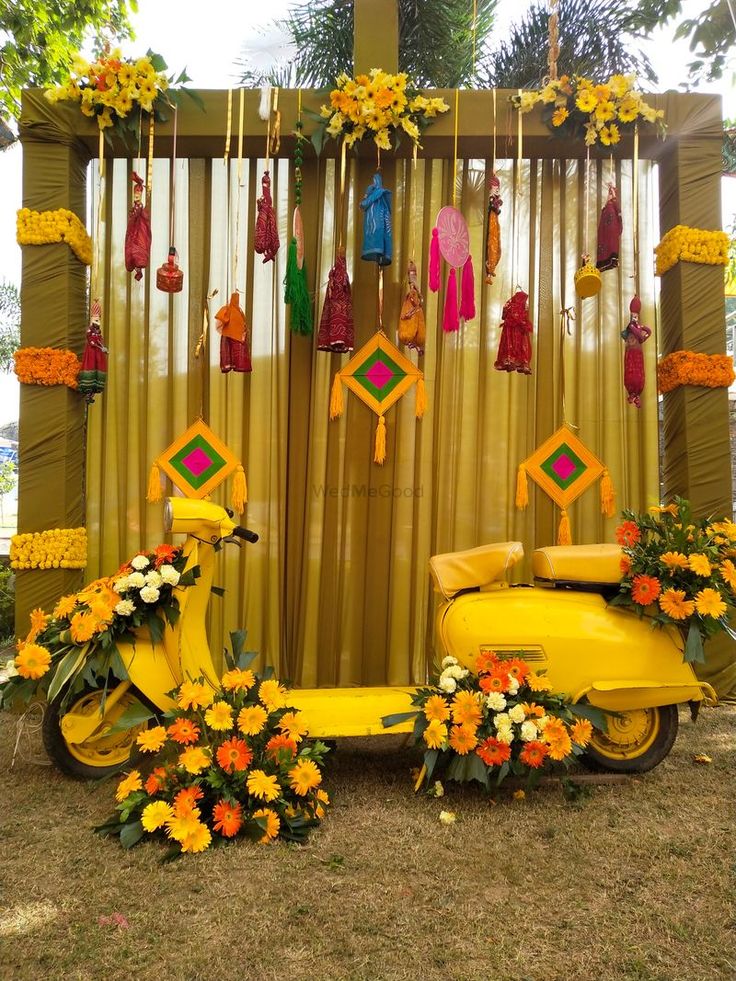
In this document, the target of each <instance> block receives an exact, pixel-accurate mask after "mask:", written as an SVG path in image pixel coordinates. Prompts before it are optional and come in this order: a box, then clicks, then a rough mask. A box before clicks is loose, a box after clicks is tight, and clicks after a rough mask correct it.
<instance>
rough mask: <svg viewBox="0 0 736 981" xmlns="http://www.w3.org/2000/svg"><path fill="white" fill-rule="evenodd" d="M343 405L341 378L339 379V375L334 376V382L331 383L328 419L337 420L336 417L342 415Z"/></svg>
mask: <svg viewBox="0 0 736 981" xmlns="http://www.w3.org/2000/svg"><path fill="white" fill-rule="evenodd" d="M342 410H343V404H342V378H340V373H339V372H338V373H337V374H336V375H335V380H334V381H333V383H332V392H331V393H330V419H337V417H338V416H341V415H342Z"/></svg>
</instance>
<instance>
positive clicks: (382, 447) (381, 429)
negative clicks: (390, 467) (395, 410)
mask: <svg viewBox="0 0 736 981" xmlns="http://www.w3.org/2000/svg"><path fill="white" fill-rule="evenodd" d="M385 459H386V419H385V418H384V416H379V417H378V429H376V451H375V453H374V454H373V462H374V463H383V462H384V461H385Z"/></svg>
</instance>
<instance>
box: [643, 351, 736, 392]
mask: <svg viewBox="0 0 736 981" xmlns="http://www.w3.org/2000/svg"><path fill="white" fill-rule="evenodd" d="M734 379H736V374H735V373H734V369H733V358H732V357H731V356H730V355H728V354H697V353H696V352H694V351H673V352H672V354H668V355H666V356H665V357H664V358H662V359H661V360H660V362H659V364H658V365H657V384H658V387H659V391H660V392H662V393H664V392H671V391H673V390H674V389H675V388H679V386H680V385H697V386H699V387H701V388H728V387H729V386H730V385H732V384H733V382H734Z"/></svg>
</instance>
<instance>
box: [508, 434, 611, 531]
mask: <svg viewBox="0 0 736 981" xmlns="http://www.w3.org/2000/svg"><path fill="white" fill-rule="evenodd" d="M527 475H528V476H530V477H531V478H532V480H533V481H534V482H535V483H536V484H537V485H538V486H539V487H540V488H541V489H542V490H543V491H544V493H545V494H547V495H548V497H551V498H552V500H553V501H554V502H555V504H556V505H557V506H558V507H559V508H560V525H559V528H558V531H557V544H558V545H570V544H571V543H572V533H571V530H570V519H569V518H568V515H567V508H568V507H569V505H570V504H572V502H573V501H574V500H576V498H578V497H579V496H580V495H581V494H582V493H583V491H585V490H587V489H588V487H590V485H591V484H593V483H594V482H595V481H596V480H598V478H599V477H600V479H601V483H600V495H601V513H602V514H604V515H605V516H606V517H607V518H612V517H613V515H614V514H615V494H614V490H613V482H612V481H611V478H610V475H609V473H608V469H607V468H606V467H605V465H604V464H602V463H601V461H600V460H599V459H598V458H597V457H596V456H594V454H593V453H591V452H590V450H589V449H588V447H587V446H586V445H585V444H584V443H583V442H582V440H580V439H579V438H578V437H577V436H576V435H575V433H574V432H573V430H572V429H571V428H570V426H568V425H567V424H564V425H562V426H560V428H559V429H558V430H557V431H556V432H554V433H553V434H552V435H551V436H550V437H549V439H547V440H545V442H544V443H542V445H541V446H540V447H539V448H538V449H536V450H535V451H534V453H532V455H531V456H530V457H527V459H526V460H524V462H523V463H521V464H519V471H518V474H517V479H516V506H517V508H519V509H520V510H524V509H525V508H526V507H527V505H528V504H529V488H528V484H527V479H526V478H527Z"/></svg>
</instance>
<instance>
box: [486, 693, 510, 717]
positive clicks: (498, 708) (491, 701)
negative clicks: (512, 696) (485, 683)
mask: <svg viewBox="0 0 736 981" xmlns="http://www.w3.org/2000/svg"><path fill="white" fill-rule="evenodd" d="M486 705H487V706H488V708H489V709H492V710H493V711H494V712H503V710H504V709H505V708H506V696H505V695H504V694H502V692H500V691H492V692H491V694H490V695H489V696H488V698H486Z"/></svg>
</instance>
